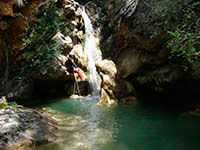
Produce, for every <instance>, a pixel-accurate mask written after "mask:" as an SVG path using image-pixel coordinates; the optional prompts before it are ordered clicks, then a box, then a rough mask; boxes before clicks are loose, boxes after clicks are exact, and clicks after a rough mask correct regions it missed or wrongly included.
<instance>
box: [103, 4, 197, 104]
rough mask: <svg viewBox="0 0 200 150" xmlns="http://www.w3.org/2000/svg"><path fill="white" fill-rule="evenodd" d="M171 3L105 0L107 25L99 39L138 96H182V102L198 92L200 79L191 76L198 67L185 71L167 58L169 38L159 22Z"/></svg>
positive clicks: (172, 5) (105, 51) (120, 73)
mask: <svg viewBox="0 0 200 150" xmlns="http://www.w3.org/2000/svg"><path fill="white" fill-rule="evenodd" d="M189 2H190V1H185V3H189ZM166 4H167V5H166ZM174 5H175V1H169V0H162V1H159V2H153V1H151V0H130V1H126V0H109V1H107V2H106V5H105V7H106V9H107V14H108V23H107V24H108V28H105V30H104V31H105V32H104V38H103V42H102V43H103V46H102V47H103V50H104V51H103V54H104V57H108V58H110V59H112V60H113V61H114V62H115V64H116V66H117V70H118V77H119V78H122V79H125V80H127V81H129V82H131V84H132V86H133V87H134V89H135V90H136V92H137V95H138V96H141V97H143V98H147V99H148V98H149V96H151V97H153V96H155V97H159V96H161V97H162V98H169V97H171V98H172V97H179V98H180V96H181V95H182V97H181V98H180V99H181V100H180V101H183V99H187V98H189V97H191V96H194V95H195V94H196V96H197V97H198V95H199V94H197V93H199V92H200V90H199V89H200V88H199V86H198V85H199V81H200V80H199V77H197V76H196V75H194V74H196V73H197V72H199V71H198V70H199V69H198V68H196V67H195V66H194V68H196V69H194V68H191V71H190V72H188V73H186V72H183V71H182V70H181V69H180V67H179V66H178V64H176V63H172V62H170V61H169V59H168V56H169V50H168V49H167V47H166V42H167V41H168V39H169V37H168V35H167V31H166V30H165V28H164V26H163V25H162V24H160V23H161V22H162V19H163V16H162V14H163V13H162V12H164V11H165V10H166V9H170V8H172V7H174ZM108 31H109V32H108ZM197 74H198V73H197ZM185 85H188V86H189V87H191V88H189V87H188V86H187V88H186V86H185ZM192 87H196V88H195V89H194V88H192ZM197 87H198V88H197ZM155 97H154V98H155ZM177 101H179V100H177ZM180 101H179V102H180Z"/></svg>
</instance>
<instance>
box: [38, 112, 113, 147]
mask: <svg viewBox="0 0 200 150" xmlns="http://www.w3.org/2000/svg"><path fill="white" fill-rule="evenodd" d="M48 111H49V112H50V113H51V114H52V115H53V116H54V119H55V120H57V122H58V131H57V132H56V133H55V134H56V136H57V137H59V140H58V141H57V142H56V143H52V144H47V145H42V146H36V147H35V148H34V150H103V149H105V148H106V149H113V147H114V145H113V141H114V140H113V135H112V132H111V131H109V130H106V129H104V128H101V127H99V126H98V124H96V123H93V124H91V122H88V120H86V119H84V118H83V117H81V116H77V115H73V114H65V113H63V112H59V111H56V110H52V109H48Z"/></svg>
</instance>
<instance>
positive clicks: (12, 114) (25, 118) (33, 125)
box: [0, 106, 56, 149]
mask: <svg viewBox="0 0 200 150" xmlns="http://www.w3.org/2000/svg"><path fill="white" fill-rule="evenodd" d="M0 124H1V126H0V149H9V148H10V149H13V146H16V147H17V146H19V147H20V145H30V144H42V143H47V142H53V141H55V140H56V137H55V135H54V134H53V132H54V131H55V130H56V126H55V121H53V120H52V119H50V118H49V117H48V114H45V113H44V112H43V113H42V112H38V111H36V110H33V109H28V108H24V107H18V108H15V107H11V106H7V107H6V108H5V109H2V110H0Z"/></svg>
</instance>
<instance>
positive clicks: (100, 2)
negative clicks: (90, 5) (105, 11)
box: [94, 0, 105, 8]
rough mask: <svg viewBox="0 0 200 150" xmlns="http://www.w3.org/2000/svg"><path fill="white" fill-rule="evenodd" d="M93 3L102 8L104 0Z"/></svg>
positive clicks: (96, 0) (95, 0)
mask: <svg viewBox="0 0 200 150" xmlns="http://www.w3.org/2000/svg"><path fill="white" fill-rule="evenodd" d="M94 3H96V4H97V5H98V6H100V7H101V8H104V3H105V0H94Z"/></svg>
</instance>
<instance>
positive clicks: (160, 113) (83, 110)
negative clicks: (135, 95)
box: [34, 98, 200, 150]
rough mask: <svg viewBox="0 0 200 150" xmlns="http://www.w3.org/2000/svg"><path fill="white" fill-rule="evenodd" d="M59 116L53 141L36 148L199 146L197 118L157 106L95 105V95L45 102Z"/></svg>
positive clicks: (165, 149)
mask: <svg viewBox="0 0 200 150" xmlns="http://www.w3.org/2000/svg"><path fill="white" fill-rule="evenodd" d="M44 107H45V108H47V109H48V110H49V111H50V112H51V113H52V114H53V115H54V116H55V118H56V119H57V120H58V122H59V124H58V126H59V130H58V132H57V133H56V135H57V136H59V137H60V140H59V141H58V142H57V143H55V144H47V145H42V146H36V147H35V148H34V149H36V150H199V149H200V148H199V147H200V142H199V141H200V118H198V117H184V116H183V115H181V113H178V112H174V111H169V108H168V109H165V108H160V107H157V106H146V105H144V104H143V105H142V104H138V105H121V106H112V107H99V106H96V99H95V98H86V99H77V100H70V99H63V100H60V101H56V102H52V103H51V104H48V105H44Z"/></svg>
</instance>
